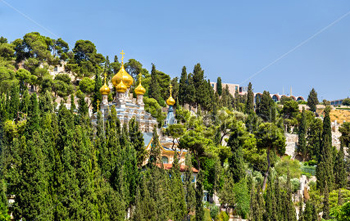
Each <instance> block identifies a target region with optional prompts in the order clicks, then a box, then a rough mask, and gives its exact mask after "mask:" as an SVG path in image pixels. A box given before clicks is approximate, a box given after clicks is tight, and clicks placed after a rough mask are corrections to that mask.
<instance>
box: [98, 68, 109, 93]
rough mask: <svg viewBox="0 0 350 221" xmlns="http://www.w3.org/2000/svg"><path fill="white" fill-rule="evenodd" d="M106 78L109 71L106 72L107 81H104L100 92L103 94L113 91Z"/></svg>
mask: <svg viewBox="0 0 350 221" xmlns="http://www.w3.org/2000/svg"><path fill="white" fill-rule="evenodd" d="M106 79H107V73H106V72H105V83H104V85H103V86H102V87H101V88H100V93H101V94H102V95H108V94H109V92H110V91H111V89H110V88H109V87H108V85H107V81H106Z"/></svg>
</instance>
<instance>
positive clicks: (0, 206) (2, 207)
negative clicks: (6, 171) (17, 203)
mask: <svg viewBox="0 0 350 221" xmlns="http://www.w3.org/2000/svg"><path fill="white" fill-rule="evenodd" d="M7 204H8V201H7V197H6V185H5V182H4V180H3V179H0V220H3V221H9V220H10V216H9V215H8V206H7Z"/></svg>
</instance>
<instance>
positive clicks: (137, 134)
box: [129, 118, 147, 166]
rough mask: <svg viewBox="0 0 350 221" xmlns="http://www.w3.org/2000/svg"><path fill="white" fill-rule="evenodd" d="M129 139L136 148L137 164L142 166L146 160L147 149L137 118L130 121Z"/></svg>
mask: <svg viewBox="0 0 350 221" xmlns="http://www.w3.org/2000/svg"><path fill="white" fill-rule="evenodd" d="M129 139H130V143H131V144H132V145H133V147H134V148H135V150H136V155H137V165H138V166H142V164H143V162H144V161H145V160H146V155H147V150H146V148H145V143H144V140H143V134H142V132H141V131H140V130H139V123H138V122H137V121H136V119H135V118H132V119H131V120H130V121H129Z"/></svg>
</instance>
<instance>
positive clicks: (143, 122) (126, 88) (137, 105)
mask: <svg viewBox="0 0 350 221" xmlns="http://www.w3.org/2000/svg"><path fill="white" fill-rule="evenodd" d="M124 54H125V53H124V52H123V51H122V52H121V55H122V58H121V68H120V70H119V71H118V73H117V74H116V75H114V76H113V78H112V84H113V86H114V87H115V89H116V92H117V93H116V96H115V97H114V98H113V101H112V102H108V95H109V93H110V92H111V89H110V87H109V85H108V82H107V80H106V79H107V76H106V75H105V78H104V84H103V86H102V87H101V89H100V93H101V94H102V102H100V104H99V109H100V111H101V112H102V116H103V118H104V120H107V119H108V112H109V110H110V109H111V108H115V109H116V111H117V117H118V119H119V120H120V123H121V125H123V124H126V125H129V121H130V120H131V119H132V118H135V119H136V121H137V122H138V124H139V128H140V130H141V131H142V133H143V137H144V142H145V145H146V150H148V151H149V149H150V148H151V144H152V137H153V129H154V128H157V127H158V122H157V119H156V118H154V117H152V115H151V114H150V113H148V112H147V111H145V109H144V107H145V105H144V103H143V95H144V94H145V93H146V89H145V88H144V87H143V86H142V82H141V74H139V85H138V86H137V87H136V88H135V89H134V92H135V94H136V98H133V91H131V85H132V84H133V83H134V79H133V77H132V76H131V75H130V74H129V73H128V72H127V71H126V70H125V68H124ZM166 103H167V105H168V114H167V117H166V120H165V122H164V128H166V127H168V126H169V125H172V124H174V123H176V119H175V115H174V104H175V99H174V98H173V97H172V86H171V85H170V96H169V98H168V99H167V100H166ZM96 117H97V116H96V114H94V115H93V116H92V121H93V122H96ZM157 131H158V134H159V135H160V138H159V144H160V147H161V155H162V162H163V164H164V165H168V167H169V165H171V164H172V163H173V161H174V154H175V152H174V151H175V150H176V151H178V150H177V149H176V146H177V144H176V145H175V147H173V145H172V140H170V139H169V138H168V137H166V136H164V135H163V134H162V131H161V129H159V128H157ZM178 152H179V151H178ZM179 153H180V152H179ZM185 156H186V151H183V152H181V153H180V164H184V162H185ZM146 162H147V161H146ZM146 162H145V163H146Z"/></svg>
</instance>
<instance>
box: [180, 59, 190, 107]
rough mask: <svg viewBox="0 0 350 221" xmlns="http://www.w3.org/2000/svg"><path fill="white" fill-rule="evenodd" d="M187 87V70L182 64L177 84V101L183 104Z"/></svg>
mask: <svg viewBox="0 0 350 221" xmlns="http://www.w3.org/2000/svg"><path fill="white" fill-rule="evenodd" d="M187 87H188V79H187V71H186V67H185V66H183V67H182V71H181V77H180V85H179V102H180V104H181V105H184V104H185V103H186V96H187Z"/></svg>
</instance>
